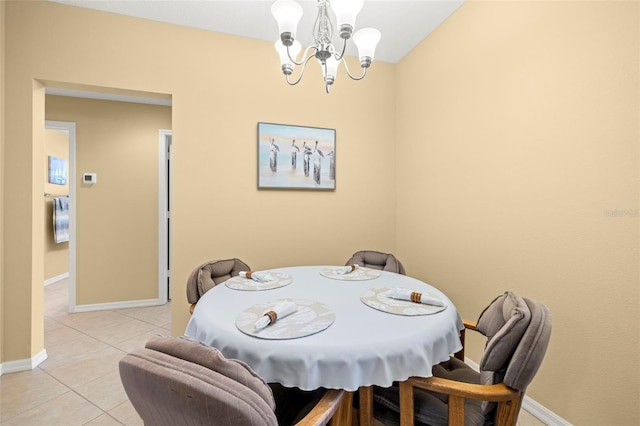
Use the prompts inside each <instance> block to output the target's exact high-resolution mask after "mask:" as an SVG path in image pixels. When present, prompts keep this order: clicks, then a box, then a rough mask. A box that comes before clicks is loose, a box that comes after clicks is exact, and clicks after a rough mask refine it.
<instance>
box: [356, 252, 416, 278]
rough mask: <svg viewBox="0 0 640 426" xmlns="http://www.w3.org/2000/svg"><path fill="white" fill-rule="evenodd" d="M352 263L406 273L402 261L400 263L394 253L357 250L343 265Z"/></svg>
mask: <svg viewBox="0 0 640 426" xmlns="http://www.w3.org/2000/svg"><path fill="white" fill-rule="evenodd" d="M354 263H357V264H358V265H360V266H366V267H367V268H372V269H379V270H383V271H390V272H395V273H396V274H402V275H407V273H406V272H405V270H404V266H403V265H402V263H400V261H399V260H398V259H397V258H396V257H395V256H394V255H392V254H389V253H382V252H379V251H374V250H361V251H357V252H355V253H354V254H353V256H351V258H350V259H349V260H348V261H347V263H345V265H353V264H354Z"/></svg>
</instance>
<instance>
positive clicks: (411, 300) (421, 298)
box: [360, 287, 447, 316]
mask: <svg viewBox="0 0 640 426" xmlns="http://www.w3.org/2000/svg"><path fill="white" fill-rule="evenodd" d="M360 300H361V301H362V302H363V303H364V304H365V305H367V306H369V307H371V308H373V309H377V310H379V311H383V312H387V313H390V314H395V315H405V316H417V315H431V314H436V313H438V312H442V311H444V310H445V309H447V304H446V303H445V302H444V300H442V299H441V298H440V297H439V296H437V295H435V294H433V293H424V292H418V291H417V290H414V289H410V288H404V287H393V288H389V287H380V288H372V289H369V290H367V291H365V292H364V293H362V294H361V295H360Z"/></svg>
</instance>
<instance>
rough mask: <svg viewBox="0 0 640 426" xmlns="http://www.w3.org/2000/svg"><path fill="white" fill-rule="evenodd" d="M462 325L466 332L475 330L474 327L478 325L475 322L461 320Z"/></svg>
mask: <svg viewBox="0 0 640 426" xmlns="http://www.w3.org/2000/svg"><path fill="white" fill-rule="evenodd" d="M462 323H463V324H464V328H465V329H467V330H473V331H476V330H477V328H476V326H477V325H478V324H477V323H476V322H475V321H469V320H466V319H463V320H462Z"/></svg>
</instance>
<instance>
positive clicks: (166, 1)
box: [50, 0, 464, 63]
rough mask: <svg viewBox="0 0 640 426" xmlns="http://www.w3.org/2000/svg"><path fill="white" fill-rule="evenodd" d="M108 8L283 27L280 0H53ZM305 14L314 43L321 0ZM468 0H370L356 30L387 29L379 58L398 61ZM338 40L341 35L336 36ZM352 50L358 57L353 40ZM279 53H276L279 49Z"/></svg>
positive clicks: (267, 35) (212, 23)
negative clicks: (277, 15)
mask: <svg viewBox="0 0 640 426" xmlns="http://www.w3.org/2000/svg"><path fill="white" fill-rule="evenodd" d="M50 1H54V2H56V3H64V4H67V5H72V6H79V7H84V8H89V9H96V10H101V11H105V12H113V13H118V14H122V15H129V16H134V17H138V18H144V19H150V20H153V21H160V22H166V23H171V24H177V25H183V26H188V27H194V28H199V29H203V30H210V31H216V32H221V33H227V34H235V35H240V36H244V37H249V38H255V39H259V40H269V41H274V42H275V40H276V39H277V38H278V26H277V25H276V22H275V20H274V19H273V17H272V16H271V12H270V8H271V4H272V3H273V1H274V0H258V1H255V0H50ZM298 2H299V3H300V4H301V5H302V7H303V10H304V13H303V16H302V20H301V21H300V24H299V26H298V39H299V40H300V42H301V43H302V45H303V46H307V45H309V44H311V42H312V37H311V28H312V27H313V22H314V21H315V17H316V10H317V7H316V1H315V0H298ZM463 2H464V0H387V1H383V0H366V1H365V4H364V7H363V9H362V11H361V12H360V14H359V15H358V18H357V21H356V30H358V29H359V28H364V27H374V28H377V29H378V30H380V32H382V39H381V40H380V44H379V45H378V48H377V50H376V57H375V60H377V61H384V62H390V63H396V62H398V61H399V60H400V59H402V58H403V57H404V56H405V55H406V54H407V53H408V52H409V51H410V50H411V49H413V48H414V47H415V46H416V45H417V44H418V43H420V42H421V41H422V40H424V39H425V37H427V36H428V35H429V34H430V33H431V32H432V31H433V30H434V29H435V28H436V27H438V25H440V23H442V21H444V20H445V19H446V18H447V17H448V16H449V15H451V14H452V13H453V12H454V11H455V10H456V9H457V8H458V7H460V6H461V5H462V3H463ZM335 39H336V40H337V39H338V37H337V35H336V37H335ZM349 46H350V48H348V49H347V54H349V55H352V56H357V53H356V50H355V48H353V43H351V42H349ZM274 55H275V53H274Z"/></svg>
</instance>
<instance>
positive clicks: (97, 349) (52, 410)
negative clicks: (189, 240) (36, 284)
mask: <svg viewBox="0 0 640 426" xmlns="http://www.w3.org/2000/svg"><path fill="white" fill-rule="evenodd" d="M68 298H69V292H68V284H67V281H66V280H65V281H60V282H58V283H55V284H52V285H49V286H47V287H46V288H45V298H44V314H45V318H44V332H45V335H44V343H45V348H46V350H47V355H48V357H47V359H46V360H45V361H44V362H42V363H41V364H40V365H39V366H38V367H37V368H35V369H34V370H32V371H23V372H19V373H11V374H4V375H2V376H0V424H2V425H21V426H24V425H28V426H39V425H42V426H57V425H64V426H67V425H131V426H133V425H142V424H143V423H142V420H141V419H140V417H139V416H138V414H137V413H136V411H135V410H134V408H133V406H132V405H131V403H130V402H129V400H128V398H127V395H126V393H125V391H124V389H123V387H122V384H121V382H120V375H119V373H118V362H119V361H120V359H121V358H122V357H123V356H124V355H125V354H126V353H127V352H130V351H132V350H134V349H136V348H140V347H144V344H145V342H146V341H147V340H148V339H149V338H150V337H151V336H153V335H155V334H161V335H165V336H169V335H171V303H167V304H166V305H163V306H154V307H148V308H132V309H119V310H109V311H99V312H85V313H76V314H69V313H68V312H67V311H68Z"/></svg>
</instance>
